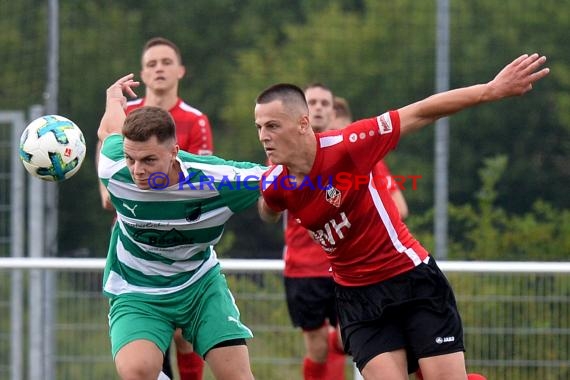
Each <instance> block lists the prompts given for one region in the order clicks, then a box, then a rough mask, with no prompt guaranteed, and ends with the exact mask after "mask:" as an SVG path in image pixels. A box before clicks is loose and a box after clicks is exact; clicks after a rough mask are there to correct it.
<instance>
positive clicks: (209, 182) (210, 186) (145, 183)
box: [98, 74, 266, 380]
mask: <svg viewBox="0 0 570 380" xmlns="http://www.w3.org/2000/svg"><path fill="white" fill-rule="evenodd" d="M136 86H138V82H136V81H134V80H133V76H132V74H129V75H127V76H125V77H123V78H121V79H119V80H118V81H117V82H115V83H114V84H113V85H111V86H110V87H109V88H108V90H107V102H106V109H105V114H104V115H103V118H102V120H101V124H100V126H99V130H98V137H99V139H100V141H102V142H103V144H102V148H101V153H100V157H99V167H98V171H99V178H100V179H101V181H102V183H103V184H104V185H105V186H106V188H107V190H108V191H109V193H110V196H111V202H112V203H113V206H114V208H115V209H116V210H117V222H116V223H115V226H114V227H113V231H112V234H111V240H110V247H109V252H108V257H107V265H106V268H105V274H104V279H103V282H104V283H103V291H104V293H105V294H106V295H107V296H108V297H109V299H110V311H109V326H110V337H111V345H112V353H113V357H114V360H115V365H116V368H117V371H118V373H119V375H120V376H121V378H123V379H148V380H155V379H157V377H158V376H159V375H161V368H162V362H163V355H164V352H165V350H166V348H167V347H168V345H169V344H170V341H171V339H172V334H173V332H174V329H175V328H177V327H180V328H182V330H183V335H184V337H185V338H186V339H187V340H188V341H190V342H192V343H193V344H194V349H195V350H196V352H198V353H199V354H200V355H201V356H202V357H204V358H205V359H206V361H207V362H208V364H209V366H210V368H211V370H212V372H213V374H214V376H215V377H216V378H217V379H248V380H250V379H253V375H252V373H251V369H250V364H249V354H248V349H247V346H246V345H245V339H248V338H251V337H252V336H253V335H252V333H251V331H250V330H249V329H248V328H247V327H246V326H245V325H243V324H242V323H241V321H240V314H239V310H238V308H237V307H236V305H235V302H234V299H233V297H232V295H231V293H230V291H229V288H228V285H227V283H226V281H225V277H224V276H223V274H221V272H220V265H219V262H218V259H217V258H216V253H215V251H214V248H213V246H214V245H215V244H216V243H217V242H218V241H219V240H220V238H221V236H222V232H223V230H224V224H225V222H226V221H227V220H228V219H229V218H230V217H231V216H232V215H233V214H234V213H236V212H239V211H241V210H244V209H246V208H248V207H251V206H253V205H254V204H256V203H257V200H258V198H259V195H260V192H259V189H258V186H259V185H258V183H259V179H260V178H261V175H262V173H263V171H264V170H265V169H266V168H264V167H263V166H259V165H256V164H252V163H245V162H234V161H226V160H223V159H221V158H218V157H214V156H195V155H192V154H189V153H186V152H183V151H179V149H178V145H177V144H176V135H175V127H174V122H173V121H172V118H171V116H170V115H169V114H168V112H166V111H164V110H162V109H160V108H158V107H143V108H141V109H139V110H136V111H133V112H132V113H130V114H129V116H128V117H127V116H126V115H125V112H124V106H125V103H126V98H125V96H124V94H127V95H129V96H136V95H135V94H134V91H133V88H134V87H136Z"/></svg>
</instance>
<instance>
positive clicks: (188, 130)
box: [125, 98, 214, 156]
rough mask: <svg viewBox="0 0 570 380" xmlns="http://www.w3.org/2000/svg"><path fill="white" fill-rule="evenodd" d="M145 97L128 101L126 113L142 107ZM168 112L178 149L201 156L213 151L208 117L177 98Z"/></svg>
mask: <svg viewBox="0 0 570 380" xmlns="http://www.w3.org/2000/svg"><path fill="white" fill-rule="evenodd" d="M144 100H145V98H140V99H136V100H132V101H129V102H128V103H127V109H126V110H125V112H126V113H127V115H128V114H129V113H130V112H131V111H133V110H135V109H137V108H140V107H143V106H144V105H145V104H144ZM168 112H170V115H171V116H172V118H173V119H174V123H175V124H176V140H177V141H178V145H179V146H180V149H182V150H184V151H186V152H189V153H194V154H198V155H201V156H205V155H211V154H212V153H213V152H214V144H213V142H212V128H211V127H210V122H209V121H208V117H207V116H206V115H205V114H203V113H202V112H200V111H199V110H197V109H196V108H194V107H192V106H190V105H188V104H186V103H184V102H183V101H182V99H178V101H177V102H176V104H175V105H174V107H172V108H171V109H170V110H169V111H168Z"/></svg>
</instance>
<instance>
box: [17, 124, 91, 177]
mask: <svg viewBox="0 0 570 380" xmlns="http://www.w3.org/2000/svg"><path fill="white" fill-rule="evenodd" d="M19 151H20V159H21V160H22V163H23V164H24V167H25V168H26V170H27V171H28V173H30V174H31V175H33V176H34V177H37V178H40V179H43V180H45V181H54V182H59V181H64V180H66V179H68V178H71V177H72V176H73V175H74V174H75V173H77V171H78V170H79V168H81V164H82V163H83V160H84V159H85V151H86V148H85V138H84V137H83V133H82V132H81V129H79V127H78V126H77V125H76V124H75V123H74V122H73V121H71V120H69V119H67V118H65V117H63V116H59V115H46V116H42V117H39V118H37V119H36V120H34V121H32V122H31V123H30V124H28V126H27V127H26V129H25V130H24V132H23V133H22V137H20V149H19Z"/></svg>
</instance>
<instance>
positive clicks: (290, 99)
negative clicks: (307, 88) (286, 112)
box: [255, 83, 309, 113]
mask: <svg viewBox="0 0 570 380" xmlns="http://www.w3.org/2000/svg"><path fill="white" fill-rule="evenodd" d="M274 100H280V101H281V102H282V103H283V106H284V107H287V108H293V107H294V106H297V108H299V107H300V108H301V109H302V110H303V112H307V113H308V112H309V107H308V106H307V101H306V100H305V93H304V92H303V90H301V88H300V87H298V86H296V85H294V84H290V83H278V84H274V85H273V86H270V87H268V88H266V89H265V90H263V91H262V92H261V93H260V94H259V95H258V96H257V99H256V100H255V103H256V104H266V103H271V102H273V101H274Z"/></svg>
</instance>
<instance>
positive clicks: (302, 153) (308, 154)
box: [287, 135, 317, 181]
mask: <svg viewBox="0 0 570 380" xmlns="http://www.w3.org/2000/svg"><path fill="white" fill-rule="evenodd" d="M313 136H314V135H313ZM316 156H317V141H316V139H314V138H313V139H306V140H304V141H303V147H300V149H298V150H297V153H296V154H295V156H294V157H291V162H289V163H288V164H287V169H288V171H289V175H290V176H292V177H294V178H295V179H296V180H297V181H299V180H300V181H302V180H303V178H305V176H307V175H309V173H310V172H311V170H312V169H313V165H314V164H315V158H316Z"/></svg>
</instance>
